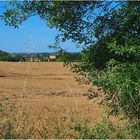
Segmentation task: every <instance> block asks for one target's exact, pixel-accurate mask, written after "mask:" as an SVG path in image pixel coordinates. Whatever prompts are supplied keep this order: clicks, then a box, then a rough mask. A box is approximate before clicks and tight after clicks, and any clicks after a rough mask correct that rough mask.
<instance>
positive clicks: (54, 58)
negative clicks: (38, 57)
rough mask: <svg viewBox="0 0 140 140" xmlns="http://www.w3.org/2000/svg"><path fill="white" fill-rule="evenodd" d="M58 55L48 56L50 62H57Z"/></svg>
mask: <svg viewBox="0 0 140 140" xmlns="http://www.w3.org/2000/svg"><path fill="white" fill-rule="evenodd" d="M55 60H56V55H48V61H55Z"/></svg>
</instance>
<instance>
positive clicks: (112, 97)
mask: <svg viewBox="0 0 140 140" xmlns="http://www.w3.org/2000/svg"><path fill="white" fill-rule="evenodd" d="M100 45H101V46H100ZM81 56H82V61H81V63H80V64H79V65H78V66H76V67H75V68H76V69H77V67H79V69H78V70H82V71H85V72H86V73H87V75H88V79H89V80H90V81H91V82H92V84H93V85H97V86H99V87H102V88H103V90H104V91H105V92H106V93H107V94H108V97H107V98H106V101H108V105H109V106H110V107H111V109H112V110H111V113H119V112H120V111H123V112H124V113H125V114H127V116H129V117H130V118H133V119H136V120H138V121H139V119H140V104H139V102H140V46H137V45H133V46H132V45H130V46H128V45H125V46H119V45H117V44H116V42H113V43H110V44H96V45H95V46H90V47H89V48H87V49H86V50H84V51H83V52H82V53H81Z"/></svg>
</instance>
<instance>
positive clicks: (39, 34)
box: [0, 1, 82, 53]
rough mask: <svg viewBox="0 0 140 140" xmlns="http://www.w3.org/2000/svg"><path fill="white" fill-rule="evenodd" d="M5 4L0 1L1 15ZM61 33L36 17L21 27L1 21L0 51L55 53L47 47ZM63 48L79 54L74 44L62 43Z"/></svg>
mask: <svg viewBox="0 0 140 140" xmlns="http://www.w3.org/2000/svg"><path fill="white" fill-rule="evenodd" d="M3 5H4V2H2V1H0V14H1V13H2V12H3ZM57 33H59V32H58V31H57V30H56V29H50V28H49V27H48V26H47V25H46V24H45V23H43V22H41V21H40V19H39V18H38V17H37V16H36V17H31V18H30V19H28V20H27V21H25V22H23V24H22V25H21V26H20V27H19V29H15V28H13V27H8V26H5V24H4V22H2V21H0V50H3V51H7V52H10V53H13V52H28V51H30V52H53V51H56V50H51V49H49V48H48V47H47V46H48V45H50V44H53V43H54V41H55V36H56V35H57ZM61 45H62V48H64V49H66V50H67V51H69V52H79V51H81V50H82V48H77V47H76V45H75V44H74V43H72V42H71V41H67V42H65V43H62V44H61Z"/></svg>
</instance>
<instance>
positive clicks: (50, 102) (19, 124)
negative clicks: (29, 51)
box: [0, 62, 103, 138]
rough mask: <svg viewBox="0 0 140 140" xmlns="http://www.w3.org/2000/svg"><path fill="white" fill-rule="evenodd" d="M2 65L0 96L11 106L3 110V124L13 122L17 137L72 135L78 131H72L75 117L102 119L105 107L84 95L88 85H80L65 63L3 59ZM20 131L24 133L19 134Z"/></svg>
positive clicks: (4, 103) (0, 69)
mask: <svg viewBox="0 0 140 140" xmlns="http://www.w3.org/2000/svg"><path fill="white" fill-rule="evenodd" d="M0 65H1V68H0V98H1V101H2V102H3V104H2V105H3V106H7V105H8V106H9V107H8V106H7V107H6V108H7V109H9V108H12V111H10V110H7V111H6V109H5V111H4V112H6V113H7V115H4V112H1V114H2V113H3V114H2V116H1V124H3V123H5V122H6V123H7V122H8V121H9V123H10V124H11V123H12V124H14V128H12V132H13V133H15V134H14V136H15V137H17V138H26V137H27V138H44V137H49V138H56V137H57V135H59V137H64V136H62V135H61V134H63V135H64V134H65V135H66V136H67V138H70V137H73V136H72V134H73V135H76V134H75V133H74V132H71V131H72V129H71V127H72V126H71V125H73V123H74V122H75V121H76V120H78V121H80V120H81V121H82V120H86V119H87V118H88V119H90V120H91V122H92V123H94V122H96V121H99V120H100V119H101V116H102V115H101V114H103V110H102V109H101V108H100V107H99V105H98V104H97V103H94V102H93V101H92V100H87V97H86V96H84V95H85V94H87V92H88V88H89V86H87V85H79V84H78V83H77V82H76V81H75V78H74V76H75V75H74V74H73V73H71V72H70V71H69V70H68V68H66V67H63V63H57V62H51V63H48V62H41V63H33V62H25V63H24V62H16V63H15V62H12V63H11V62H0ZM4 98H6V99H4ZM6 102H7V103H6ZM10 106H11V107H10ZM74 120H75V121H74ZM89 125H90V124H89ZM44 130H46V131H47V132H44ZM48 130H49V132H48ZM57 130H59V131H62V132H63V133H62V132H57ZM30 131H31V132H30ZM19 132H21V133H23V132H24V133H23V135H20V136H19V135H18V134H19ZM64 132H65V133H64ZM13 133H12V134H13ZM32 133H33V134H32ZM44 133H46V134H44ZM56 133H58V134H56ZM3 135H4V134H3ZM60 135H61V136H60Z"/></svg>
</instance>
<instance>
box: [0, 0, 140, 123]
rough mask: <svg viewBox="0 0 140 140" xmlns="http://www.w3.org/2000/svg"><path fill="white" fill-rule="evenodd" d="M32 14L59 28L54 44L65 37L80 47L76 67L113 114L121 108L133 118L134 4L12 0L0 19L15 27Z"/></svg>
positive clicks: (137, 65)
mask: <svg viewBox="0 0 140 140" xmlns="http://www.w3.org/2000/svg"><path fill="white" fill-rule="evenodd" d="M33 15H39V16H40V18H41V20H43V21H45V22H47V23H48V25H49V26H50V27H56V28H58V29H59V31H61V34H59V35H58V36H57V37H56V41H57V43H56V45H59V43H58V41H65V40H67V39H71V40H72V41H74V42H76V43H77V44H81V45H83V46H86V47H85V48H86V49H84V51H83V52H82V54H81V56H82V61H81V63H80V64H79V67H80V69H82V71H85V72H87V74H88V78H89V79H90V81H91V82H92V83H93V84H96V85H98V86H100V87H102V88H103V89H104V90H105V91H106V92H107V93H108V100H110V101H109V102H108V104H109V105H111V107H112V112H113V113H117V112H118V111H123V112H124V113H125V114H127V116H129V117H130V118H133V119H134V120H137V121H138V122H139V120H140V2H139V1H137V2H133V1H116V2H111V1H107V2H106V1H98V0H97V1H86V2H82V1H78V2H75V1H61V2H58V1H24V2H13V3H12V4H11V8H7V9H6V11H5V12H4V15H3V17H2V19H3V20H5V23H6V24H7V25H10V26H14V27H18V26H19V25H20V24H21V23H22V22H23V21H24V20H26V19H27V18H29V17H31V16H33ZM87 46H88V47H87ZM139 123H140V122H139Z"/></svg>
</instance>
